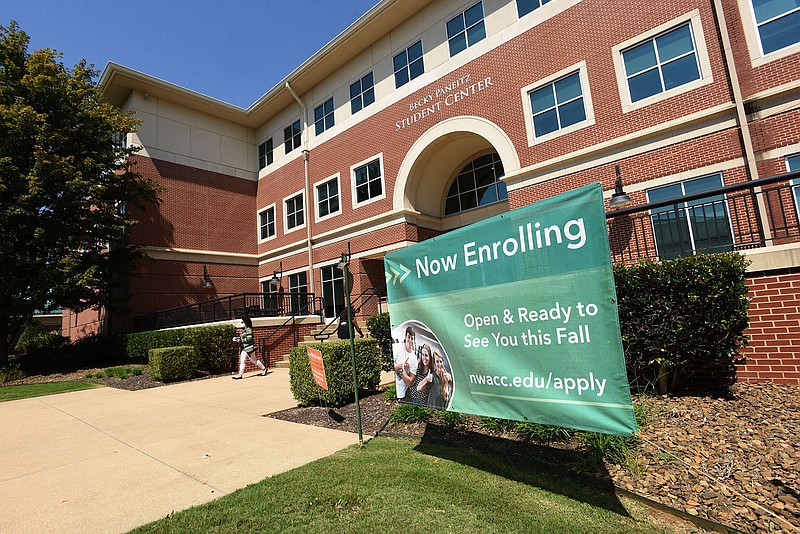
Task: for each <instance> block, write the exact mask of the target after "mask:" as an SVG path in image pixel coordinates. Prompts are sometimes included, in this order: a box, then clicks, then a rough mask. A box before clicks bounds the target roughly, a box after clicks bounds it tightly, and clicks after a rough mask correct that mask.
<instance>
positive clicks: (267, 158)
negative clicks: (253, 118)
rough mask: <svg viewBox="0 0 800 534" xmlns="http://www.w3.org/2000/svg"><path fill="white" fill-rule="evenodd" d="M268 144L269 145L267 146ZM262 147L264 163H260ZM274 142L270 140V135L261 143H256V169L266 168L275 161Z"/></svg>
mask: <svg viewBox="0 0 800 534" xmlns="http://www.w3.org/2000/svg"><path fill="white" fill-rule="evenodd" d="M268 145H269V146H268ZM262 147H263V148H264V156H263V159H264V165H262V164H261V160H262V156H261V148H262ZM274 152H275V143H274V141H273V140H272V137H270V138H269V139H267V140H265V141H264V142H263V143H261V144H260V145H258V170H259V171H260V170H261V169H266V168H267V167H269V166H270V165H272V163H273V162H274V161H275V154H274Z"/></svg>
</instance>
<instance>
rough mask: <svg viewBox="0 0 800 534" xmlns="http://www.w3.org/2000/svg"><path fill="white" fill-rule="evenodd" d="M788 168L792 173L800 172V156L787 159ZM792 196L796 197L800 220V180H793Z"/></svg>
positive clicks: (796, 155) (799, 218) (795, 204)
mask: <svg viewBox="0 0 800 534" xmlns="http://www.w3.org/2000/svg"><path fill="white" fill-rule="evenodd" d="M786 166H787V167H788V168H789V170H790V171H800V154H795V155H794V156H789V157H788V158H786ZM792 194H793V196H794V206H795V208H796V209H797V216H798V220H800V179H796V180H792Z"/></svg>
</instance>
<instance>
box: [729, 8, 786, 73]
mask: <svg viewBox="0 0 800 534" xmlns="http://www.w3.org/2000/svg"><path fill="white" fill-rule="evenodd" d="M738 3H739V13H740V14H741V17H742V27H743V28H744V37H745V41H746V42H747V51H748V52H749V53H750V64H751V65H752V66H753V67H760V66H761V65H766V64H767V63H771V62H772V61H775V60H778V59H781V58H785V57H787V56H791V55H792V54H796V53H798V52H800V43H795V44H793V45H791V46H787V47H786V48H781V49H780V50H775V51H774V52H770V53H769V54H764V50H763V48H762V47H761V35H759V33H758V24H757V23H756V12H755V9H753V2H752V0H738Z"/></svg>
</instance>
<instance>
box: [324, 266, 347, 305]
mask: <svg viewBox="0 0 800 534" xmlns="http://www.w3.org/2000/svg"><path fill="white" fill-rule="evenodd" d="M321 275H322V276H321V278H322V300H323V303H324V306H325V317H335V316H337V315H338V314H339V312H341V311H342V310H344V273H343V272H342V270H341V269H339V268H338V267H337V266H335V265H331V266H328V267H323V268H322V269H321Z"/></svg>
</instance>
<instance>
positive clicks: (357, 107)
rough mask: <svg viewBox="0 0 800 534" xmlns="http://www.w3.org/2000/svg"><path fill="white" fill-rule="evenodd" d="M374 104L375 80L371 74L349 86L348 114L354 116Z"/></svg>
mask: <svg viewBox="0 0 800 534" xmlns="http://www.w3.org/2000/svg"><path fill="white" fill-rule="evenodd" d="M373 102H375V78H374V77H373V74H372V72H370V73H369V74H366V75H365V76H363V77H362V78H361V79H360V80H358V81H356V82H354V83H351V84H350V113H353V114H355V113H356V112H358V111H361V110H362V109H364V108H365V107H367V106H369V105H370V104H372V103H373Z"/></svg>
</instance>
